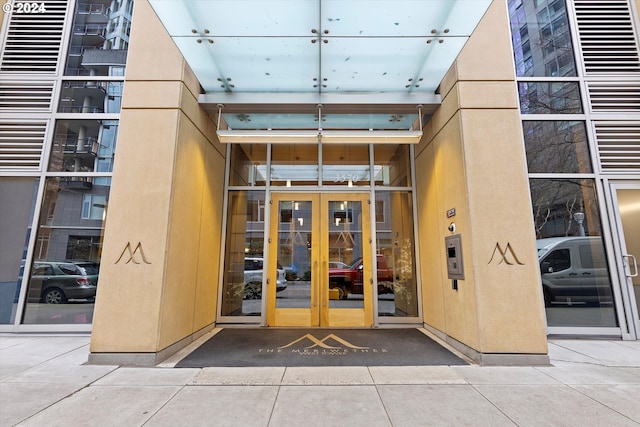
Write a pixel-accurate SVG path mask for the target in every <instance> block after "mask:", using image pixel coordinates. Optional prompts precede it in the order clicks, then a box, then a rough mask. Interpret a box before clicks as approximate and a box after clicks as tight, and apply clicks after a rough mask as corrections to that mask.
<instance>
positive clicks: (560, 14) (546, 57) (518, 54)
mask: <svg viewBox="0 0 640 427" xmlns="http://www.w3.org/2000/svg"><path fill="white" fill-rule="evenodd" d="M508 5H509V18H510V22H511V38H512V42H513V50H514V55H515V62H516V74H517V76H518V77H567V76H576V66H575V61H574V56H573V47H572V44H571V34H570V32H569V21H568V19H567V11H566V6H565V2H564V0H537V1H535V2H534V1H523V0H509V1H508Z"/></svg>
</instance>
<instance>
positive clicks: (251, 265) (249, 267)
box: [243, 258, 287, 299]
mask: <svg viewBox="0 0 640 427" xmlns="http://www.w3.org/2000/svg"><path fill="white" fill-rule="evenodd" d="M263 264H264V260H263V259H262V258H245V259H244V293H243V298H244V299H260V298H262V272H263V268H264V265H263ZM276 268H277V270H278V277H277V279H276V292H280V291H283V290H285V289H286V288H287V279H286V278H285V272H284V268H282V266H281V265H280V263H279V262H278V263H277V267H276Z"/></svg>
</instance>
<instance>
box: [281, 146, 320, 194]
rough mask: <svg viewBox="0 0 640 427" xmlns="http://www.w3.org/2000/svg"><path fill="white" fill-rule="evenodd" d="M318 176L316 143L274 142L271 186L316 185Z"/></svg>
mask: <svg viewBox="0 0 640 427" xmlns="http://www.w3.org/2000/svg"><path fill="white" fill-rule="evenodd" d="M318 176H319V169H318V146H317V145H316V144H295V145H289V144H286V145H285V144H274V145H273V146H272V148H271V185H272V186H275V187H291V186H298V185H302V186H310V185H313V186H317V185H318Z"/></svg>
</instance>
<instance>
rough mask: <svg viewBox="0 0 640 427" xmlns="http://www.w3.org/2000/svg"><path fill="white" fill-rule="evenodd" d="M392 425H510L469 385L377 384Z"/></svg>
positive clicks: (510, 424) (509, 422) (501, 414)
mask: <svg viewBox="0 0 640 427" xmlns="http://www.w3.org/2000/svg"><path fill="white" fill-rule="evenodd" d="M378 391H379V393H380V397H381V398H382V403H383V404H384V406H385V408H386V410H387V413H388V414H389V417H390V418H391V423H392V424H393V426H394V427H404V426H406V427H415V426H423V425H433V426H491V427H496V426H513V425H515V424H514V423H513V422H512V421H511V420H509V418H507V417H506V416H505V415H504V414H503V413H501V412H500V411H499V410H498V409H496V408H495V406H493V404H492V403H491V402H489V401H487V400H486V399H485V398H484V397H482V395H480V393H478V392H477V391H476V390H474V388H473V387H472V386H470V385H382V386H378Z"/></svg>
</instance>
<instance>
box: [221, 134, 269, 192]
mask: <svg viewBox="0 0 640 427" xmlns="http://www.w3.org/2000/svg"><path fill="white" fill-rule="evenodd" d="M266 183H267V146H266V144H234V145H232V146H231V166H230V168H229V185H231V186H250V187H257V186H258V187H263V186H265V185H266Z"/></svg>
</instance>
